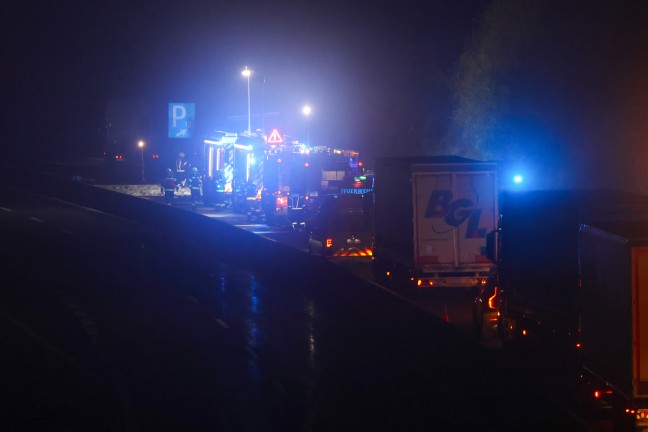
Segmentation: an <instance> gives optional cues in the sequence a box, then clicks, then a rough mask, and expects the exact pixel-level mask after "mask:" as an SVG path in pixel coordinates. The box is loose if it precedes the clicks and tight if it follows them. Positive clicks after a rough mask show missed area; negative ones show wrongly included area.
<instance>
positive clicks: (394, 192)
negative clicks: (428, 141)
mask: <svg viewBox="0 0 648 432" xmlns="http://www.w3.org/2000/svg"><path fill="white" fill-rule="evenodd" d="M375 174H376V180H375V243H374V250H373V259H374V261H373V270H374V275H375V277H376V278H377V279H378V280H381V281H385V282H388V283H391V284H393V285H396V286H397V287H400V288H404V289H408V288H412V289H415V290H420V289H436V288H442V287H450V288H465V289H472V288H475V287H478V286H480V285H481V284H483V283H485V282H486V279H487V277H488V275H489V274H490V272H491V270H492V268H493V262H492V261H491V260H490V259H488V258H487V256H486V234H487V233H488V232H490V231H492V230H494V229H495V227H496V224H497V216H498V205H497V196H498V182H497V164H496V163H494V162H482V161H477V160H471V159H466V158H462V157H457V156H431V157H395V158H378V159H376V164H375Z"/></svg>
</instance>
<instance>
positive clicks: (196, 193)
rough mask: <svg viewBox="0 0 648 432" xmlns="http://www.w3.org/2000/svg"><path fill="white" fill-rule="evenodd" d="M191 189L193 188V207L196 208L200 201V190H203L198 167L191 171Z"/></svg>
mask: <svg viewBox="0 0 648 432" xmlns="http://www.w3.org/2000/svg"><path fill="white" fill-rule="evenodd" d="M189 187H190V188H191V206H192V207H193V208H196V205H197V203H198V200H199V199H200V190H201V189H202V178H201V177H200V175H199V174H198V168H196V167H194V168H192V169H191V177H190V178H189Z"/></svg>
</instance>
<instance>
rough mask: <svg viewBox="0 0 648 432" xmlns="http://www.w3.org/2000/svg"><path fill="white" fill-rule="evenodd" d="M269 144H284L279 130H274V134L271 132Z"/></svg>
mask: <svg viewBox="0 0 648 432" xmlns="http://www.w3.org/2000/svg"><path fill="white" fill-rule="evenodd" d="M268 142H269V143H270V144H280V143H282V142H283V138H282V137H281V134H280V133H279V130H278V129H272V132H270V136H269V137H268Z"/></svg>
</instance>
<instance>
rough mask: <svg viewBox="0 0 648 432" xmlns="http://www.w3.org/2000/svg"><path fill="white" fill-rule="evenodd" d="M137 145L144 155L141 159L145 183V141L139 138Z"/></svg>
mask: <svg viewBox="0 0 648 432" xmlns="http://www.w3.org/2000/svg"><path fill="white" fill-rule="evenodd" d="M137 147H139V148H140V153H141V156H142V159H141V161H142V183H144V141H142V140H139V141H138V142H137Z"/></svg>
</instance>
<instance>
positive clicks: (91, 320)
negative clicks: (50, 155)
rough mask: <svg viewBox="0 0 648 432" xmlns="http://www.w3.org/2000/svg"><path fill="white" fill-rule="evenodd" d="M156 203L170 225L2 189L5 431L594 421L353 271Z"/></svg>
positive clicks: (490, 426)
mask: <svg viewBox="0 0 648 432" xmlns="http://www.w3.org/2000/svg"><path fill="white" fill-rule="evenodd" d="M153 211H159V212H162V213H164V212H168V214H165V219H164V220H165V223H164V224H159V225H156V224H155V223H153V222H148V221H150V220H152V218H151V215H150V214H144V213H141V214H135V213H132V212H131V213H130V214H133V216H132V217H128V218H125V217H123V216H116V215H115V214H110V213H109V212H104V211H98V210H96V209H92V208H88V207H83V206H79V205H75V204H72V203H69V202H66V201H61V200H57V199H51V198H48V197H45V196H42V195H36V194H32V193H27V192H24V191H18V190H15V189H11V188H5V187H2V188H0V238H2V239H3V241H2V243H1V246H0V258H1V263H0V271H1V274H2V275H3V276H2V277H3V280H4V281H5V282H4V283H3V285H2V289H1V290H0V321H2V325H1V326H0V331H1V332H2V341H3V345H4V346H3V355H2V368H0V380H1V382H2V388H3V392H2V403H1V404H0V410H1V411H0V429H2V430H106V431H112V430H132V431H149V430H151V431H153V430H156V431H159V430H169V431H176V430H177V431H181V430H182V431H189V430H201V431H202V430H204V431H208V430H209V431H215V430H218V431H293V430H294V431H354V430H358V431H365V430H372V431H373V430H385V431H396V430H402V431H416V430H436V431H465V430H475V429H477V430H482V431H517V430H525V431H535V430H537V431H547V430H553V431H577V430H583V428H584V426H583V422H582V421H581V420H580V419H579V418H578V417H576V416H574V415H573V414H572V413H571V412H570V411H568V410H565V409H564V407H563V406H562V405H561V404H560V403H559V402H558V401H556V400H554V399H553V398H552V397H551V396H549V395H547V394H545V393H544V392H541V391H538V389H537V388H536V387H535V386H534V383H533V381H532V380H531V379H530V378H529V377H528V376H527V375H526V374H525V373H524V372H523V371H522V370H517V369H515V368H511V367H510V365H507V366H505V365H504V363H502V362H501V359H500V358H499V356H498V355H497V354H496V353H494V352H492V351H489V350H485V349H483V347H481V346H480V345H478V344H476V343H475V342H474V341H473V340H471V339H470V338H468V337H466V336H465V335H464V334H462V333H461V332H460V331H458V330H457V329H456V328H455V327H453V326H451V325H449V324H448V323H446V322H444V321H443V320H442V319H439V318H437V317H435V316H433V315H430V314H429V313H426V312H424V311H422V310H421V309H419V308H416V307H413V306H412V304H411V303H410V302H407V301H401V300H399V298H398V297H396V296H394V295H392V294H391V293H388V292H386V291H384V290H382V289H380V288H379V287H377V286H375V285H374V284H372V283H369V282H367V281H364V280H363V279H360V278H356V277H355V276H354V275H353V274H352V273H351V272H349V271H348V270H347V269H344V268H340V267H339V266H335V265H332V264H330V263H328V262H326V261H325V260H320V259H315V258H313V259H310V258H308V257H307V256H305V257H304V258H301V257H297V255H293V254H292V253H290V252H289V251H285V252H284V250H283V249H281V248H276V247H271V245H270V243H273V242H271V241H269V240H267V241H268V242H269V243H268V244H267V246H262V245H263V244H262V243H256V241H255V242H253V241H252V240H251V239H250V238H249V237H247V236H246V235H244V234H233V233H232V232H231V231H229V230H227V229H226V228H224V226H223V224H221V223H219V222H218V221H211V222H210V223H209V224H207V223H204V224H203V223H202V222H201V223H200V224H198V223H197V219H194V218H191V217H189V216H184V215H183V214H181V213H175V212H173V213H172V212H169V209H168V208H166V207H165V206H163V205H161V204H160V205H159V207H155V208H153ZM116 213H119V212H116ZM175 223H177V224H178V226H182V227H183V230H181V231H180V232H181V233H182V234H178V233H174V230H172V229H169V227H170V226H171V227H172V226H173V224H175ZM192 224H193V225H192ZM193 226H195V231H196V232H192V230H193V229H194V228H193ZM190 234H191V235H190ZM246 234H249V233H246ZM247 244H255V245H261V246H260V248H261V249H262V250H254V251H253V250H249V255H250V260H245V259H242V258H241V256H245V254H243V255H241V254H240V253H237V254H234V255H232V254H231V253H230V252H233V251H235V250H239V251H240V249H241V248H242V247H244V245H247ZM266 247H267V249H268V256H267V257H266V262H261V261H260V260H259V259H258V257H259V256H264V249H265V248H266ZM243 252H245V250H244V251H243ZM284 253H285V256H286V257H294V258H293V259H294V260H295V261H294V262H293V263H290V262H288V263H287V262H285V257H284V256H283V255H282V254H284ZM275 260H276V265H275Z"/></svg>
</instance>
